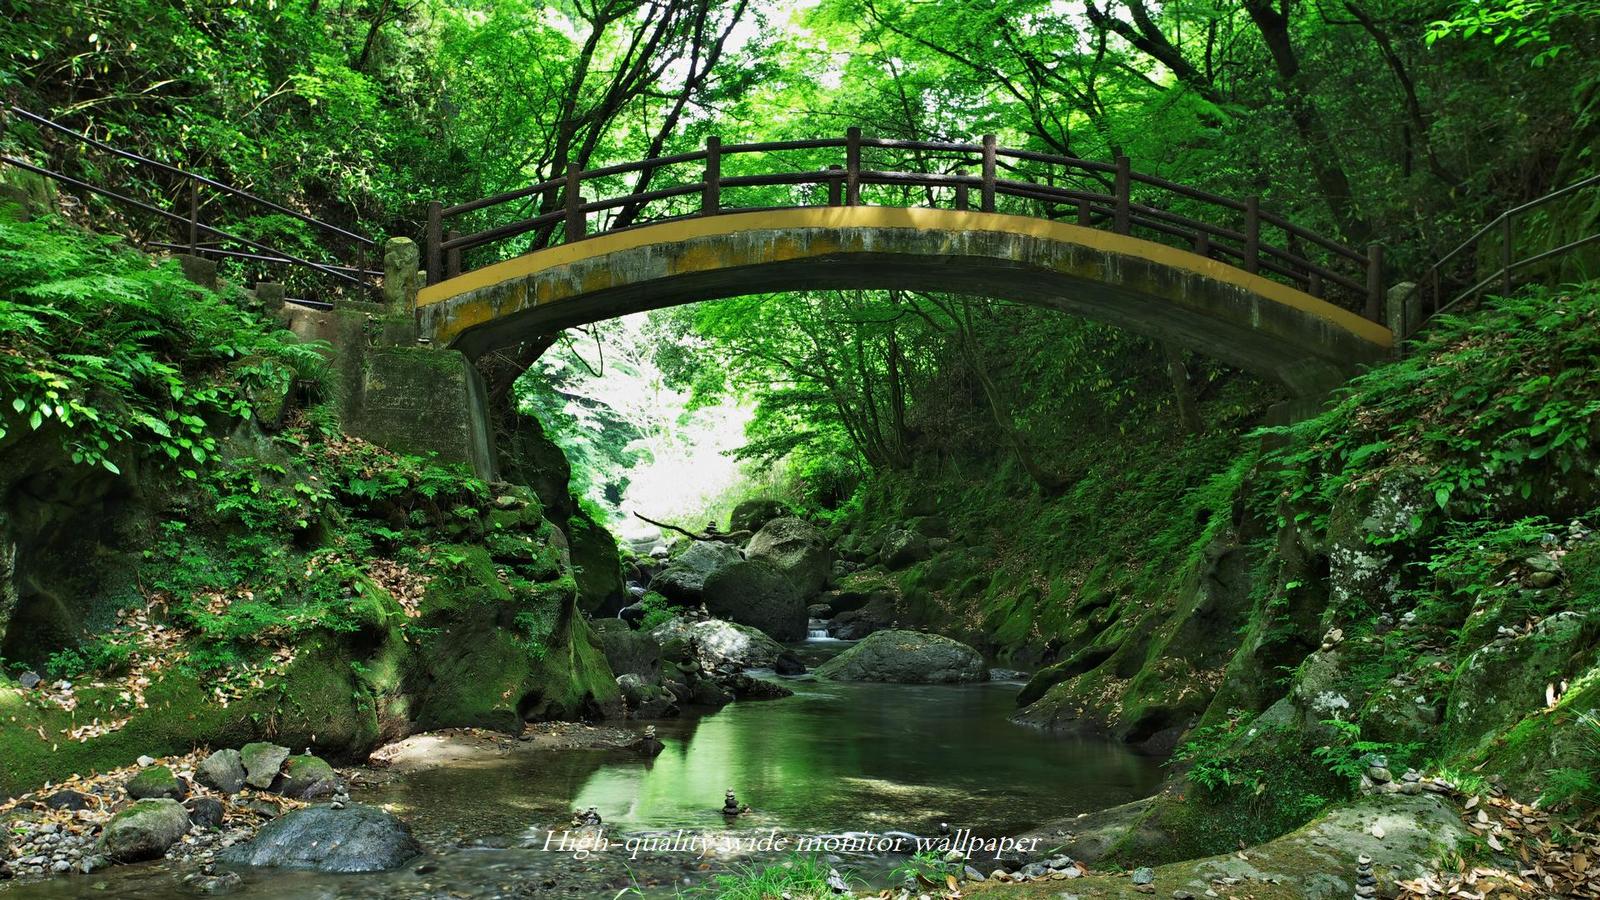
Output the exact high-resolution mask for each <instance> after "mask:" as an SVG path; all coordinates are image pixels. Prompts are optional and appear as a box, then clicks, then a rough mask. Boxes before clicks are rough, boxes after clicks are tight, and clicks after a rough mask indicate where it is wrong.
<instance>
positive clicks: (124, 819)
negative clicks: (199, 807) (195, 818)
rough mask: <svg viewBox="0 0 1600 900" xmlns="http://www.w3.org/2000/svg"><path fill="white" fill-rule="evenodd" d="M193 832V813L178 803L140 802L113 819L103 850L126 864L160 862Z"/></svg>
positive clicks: (104, 835) (112, 857)
mask: <svg viewBox="0 0 1600 900" xmlns="http://www.w3.org/2000/svg"><path fill="white" fill-rule="evenodd" d="M188 833H189V812H188V810H185V809H184V808H183V805H182V804H181V803H179V802H178V801H176V800H140V801H139V802H137V803H135V804H134V805H133V806H130V807H128V808H127V809H125V810H123V811H122V812H119V813H117V814H116V815H115V816H112V817H111V821H109V822H107V823H106V827H105V831H104V832H103V833H102V834H101V835H100V843H99V849H100V852H101V853H103V854H105V855H106V856H107V857H109V858H111V859H113V860H115V861H117V862H123V863H129V862H140V861H142V860H147V859H160V858H161V857H162V855H164V854H165V853H166V852H167V849H168V848H169V847H171V846H172V845H173V844H176V843H177V842H178V841H180V840H182V839H183V836H184V835H186V834H188Z"/></svg>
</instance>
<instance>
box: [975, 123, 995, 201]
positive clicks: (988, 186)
mask: <svg viewBox="0 0 1600 900" xmlns="http://www.w3.org/2000/svg"><path fill="white" fill-rule="evenodd" d="M994 148H995V142H994V135H992V134H986V135H984V136H983V187H982V194H981V195H980V199H979V201H978V208H979V209H982V210H983V211H984V212H994V170H995V150H994Z"/></svg>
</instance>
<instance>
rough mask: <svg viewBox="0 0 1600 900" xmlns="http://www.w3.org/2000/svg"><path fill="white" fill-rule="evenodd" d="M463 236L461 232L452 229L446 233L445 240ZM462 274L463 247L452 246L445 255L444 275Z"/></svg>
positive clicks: (454, 275) (447, 276)
mask: <svg viewBox="0 0 1600 900" xmlns="http://www.w3.org/2000/svg"><path fill="white" fill-rule="evenodd" d="M458 237H461V232H459V231H450V232H447V233H446V234H445V240H447V241H453V240H455V239H456V238H458ZM460 274H461V248H460V247H451V248H450V249H449V250H448V251H446V252H445V255H444V277H446V278H454V277H456V276H457V275H460Z"/></svg>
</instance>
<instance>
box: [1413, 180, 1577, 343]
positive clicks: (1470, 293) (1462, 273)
mask: <svg viewBox="0 0 1600 900" xmlns="http://www.w3.org/2000/svg"><path fill="white" fill-rule="evenodd" d="M1585 191H1593V192H1595V193H1596V194H1597V195H1600V175H1595V176H1592V177H1589V178H1585V179H1583V180H1582V181H1577V182H1574V183H1572V184H1569V185H1567V186H1566V187H1564V188H1560V189H1559V190H1555V191H1552V192H1550V193H1548V194H1546V195H1544V196H1543V197H1540V198H1538V199H1537V200H1530V201H1528V202H1527V203H1524V204H1522V205H1520V206H1514V207H1512V208H1511V209H1508V210H1506V211H1505V212H1503V213H1501V214H1500V215H1498V216H1496V217H1495V218H1494V219H1493V220H1492V221H1491V222H1489V224H1487V225H1485V226H1483V227H1482V228H1479V229H1478V230H1477V231H1476V232H1474V233H1473V234H1472V236H1471V237H1469V238H1467V239H1466V240H1465V241H1463V242H1462V243H1461V245H1460V246H1458V247H1456V248H1455V249H1454V250H1451V251H1450V252H1449V253H1446V254H1445V255H1444V256H1441V257H1439V259H1438V260H1437V261H1436V262H1434V264H1433V265H1431V266H1429V267H1428V270H1427V271H1426V272H1424V273H1423V274H1422V278H1421V279H1419V280H1418V281H1417V282H1416V284H1415V286H1413V287H1412V289H1411V290H1410V291H1409V292H1408V293H1407V295H1406V297H1405V298H1404V299H1403V300H1402V301H1401V302H1400V303H1399V304H1397V305H1396V309H1395V313H1396V314H1397V315H1398V319H1399V321H1397V322H1391V323H1390V325H1391V326H1392V327H1393V328H1394V332H1395V334H1397V335H1399V336H1400V337H1403V338H1409V337H1411V336H1412V335H1414V334H1416V333H1417V332H1418V331H1420V330H1422V328H1423V327H1424V326H1425V325H1427V323H1428V321H1429V320H1430V319H1432V318H1433V317H1434V316H1436V315H1438V314H1439V313H1442V312H1445V311H1447V310H1449V309H1451V308H1453V307H1455V306H1457V305H1460V304H1462V303H1467V302H1470V301H1472V300H1474V299H1477V298H1478V297H1481V296H1482V295H1483V294H1484V293H1485V292H1488V291H1491V290H1492V291H1495V292H1497V293H1499V294H1501V295H1502V296H1504V295H1508V294H1510V293H1511V292H1512V291H1513V290H1515V289H1516V287H1517V286H1518V285H1519V284H1523V283H1525V282H1526V281H1527V272H1528V269H1529V268H1531V267H1533V266H1536V265H1538V264H1539V263H1542V262H1550V261H1553V260H1556V259H1559V258H1561V257H1565V256H1568V255H1570V254H1572V253H1573V252H1575V251H1577V250H1578V249H1580V248H1582V247H1586V246H1589V245H1590V244H1595V243H1600V228H1597V227H1595V226H1593V225H1592V224H1591V226H1590V227H1589V228H1588V231H1589V233H1588V234H1586V235H1579V236H1578V237H1576V238H1574V239H1572V240H1570V241H1567V242H1566V243H1564V244H1561V245H1559V246H1556V247H1551V248H1549V249H1546V250H1540V251H1538V252H1534V253H1530V254H1527V255H1522V254H1520V253H1519V252H1518V250H1517V235H1518V233H1519V231H1518V227H1517V223H1518V221H1519V220H1523V219H1525V218H1527V217H1528V216H1529V215H1532V214H1534V213H1537V212H1538V211H1540V210H1542V209H1544V208H1545V207H1547V206H1549V205H1550V204H1552V203H1555V202H1556V201H1558V200H1563V199H1567V198H1570V197H1575V196H1577V195H1578V194H1581V193H1583V192H1585ZM1496 243H1498V245H1499V246H1498V248H1496V247H1495V244H1496ZM1486 247H1487V248H1489V249H1491V250H1492V251H1493V252H1494V254H1495V255H1494V256H1493V257H1492V259H1493V260H1494V261H1493V263H1490V264H1491V265H1494V266H1495V269H1494V270H1493V271H1491V272H1489V273H1488V274H1487V275H1484V274H1483V268H1484V265H1485V263H1486V262H1488V260H1487V259H1486V258H1485V256H1486V254H1485V253H1484V252H1483V251H1484V250H1485V248H1486Z"/></svg>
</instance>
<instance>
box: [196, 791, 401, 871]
mask: <svg viewBox="0 0 1600 900" xmlns="http://www.w3.org/2000/svg"><path fill="white" fill-rule="evenodd" d="M421 853H422V846H421V845H420V844H418V843H417V839H416V838H414V837H412V836H411V829H410V828H409V827H407V825H406V823H405V822H402V821H401V820H400V819H398V818H396V817H394V816H393V815H390V814H389V813H387V812H384V811H383V810H381V809H377V808H375V807H371V806H363V805H361V804H357V803H352V804H349V805H347V806H344V807H343V808H338V809H336V808H334V807H333V806H308V807H306V808H304V809H297V810H294V811H293V812H289V813H285V814H284V815H282V816H280V817H279V818H276V819H273V820H272V821H271V822H268V823H267V824H266V825H263V826H262V827H261V830H260V831H258V832H256V836H255V837H254V838H252V839H251V840H250V841H249V842H248V843H245V844H239V845H236V846H233V847H229V848H228V849H227V850H224V851H222V854H221V855H220V856H219V859H221V860H222V861H223V862H227V863H232V864H235V865H245V866H267V867H274V868H280V869H310V870H313V871H317V872H387V871H390V870H392V869H398V868H400V867H401V866H403V865H405V864H406V862H407V861H408V860H411V859H413V858H415V857H417V856H418V855H419V854H421Z"/></svg>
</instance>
